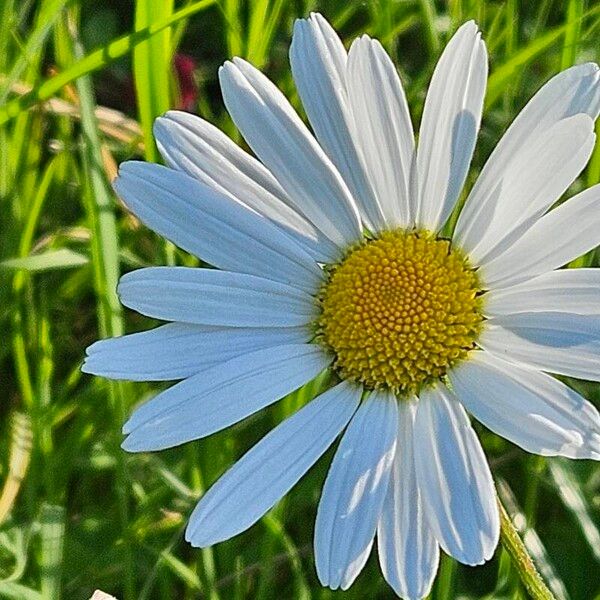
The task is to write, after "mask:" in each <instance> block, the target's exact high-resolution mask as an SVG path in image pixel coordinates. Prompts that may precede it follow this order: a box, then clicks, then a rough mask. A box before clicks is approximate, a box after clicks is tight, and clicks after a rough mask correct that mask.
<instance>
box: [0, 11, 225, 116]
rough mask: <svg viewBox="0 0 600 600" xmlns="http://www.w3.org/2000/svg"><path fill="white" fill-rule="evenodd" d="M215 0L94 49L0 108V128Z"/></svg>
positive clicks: (174, 14)
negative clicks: (66, 86)
mask: <svg viewBox="0 0 600 600" xmlns="http://www.w3.org/2000/svg"><path fill="white" fill-rule="evenodd" d="M214 3H215V0H199V1H198V2H194V3H192V4H190V5H189V6H186V7H185V8H182V9H180V10H178V11H176V12H174V13H173V14H172V15H171V16H170V17H169V18H168V19H166V20H164V21H160V22H157V23H154V24H153V25H151V26H149V27H146V28H145V29H143V30H141V31H136V32H134V33H130V34H127V35H124V36H122V37H120V38H118V39H116V40H114V41H112V42H109V43H108V44H106V45H105V46H102V47H101V48H98V49H97V50H94V51H93V52H91V53H90V54H88V55H85V56H82V57H81V58H80V59H79V60H78V61H77V62H76V63H75V64H73V65H72V66H71V67H70V68H68V69H66V70H65V71H63V72H62V73H59V74H58V75H55V76H54V77H52V78H50V79H47V80H46V81H44V82H42V83H41V84H40V85H38V86H36V87H35V88H34V89H33V90H31V92H29V93H28V94H25V95H23V96H20V97H19V98H16V99H14V100H11V101H10V102H7V103H6V104H5V105H4V106H2V107H0V125H3V124H4V123H6V122H7V121H9V120H10V119H13V118H14V117H16V116H17V115H18V114H20V113H22V112H23V111H24V110H27V109H28V108H31V107H32V106H35V105H36V104H38V103H39V102H43V101H44V100H48V98H51V97H52V96H53V95H54V94H56V92H58V91H59V90H60V89H62V88H63V87H64V86H65V85H67V84H69V83H71V82H73V81H75V80H76V79H78V78H80V77H83V76H84V75H89V74H90V73H93V72H95V71H98V70H100V69H103V68H104V67H106V66H108V65H109V64H110V63H112V62H113V61H115V60H116V59H117V58H120V57H121V56H125V55H126V54H127V53H129V52H131V51H132V50H133V49H134V48H135V47H136V46H137V45H138V44H141V43H142V42H145V41H146V40H148V39H150V38H151V37H152V36H153V35H156V34H157V33H160V32H161V31H163V30H164V29H166V28H167V27H172V26H173V25H175V24H176V23H178V22H179V21H181V20H183V19H187V18H189V17H190V16H191V15H193V14H195V13H198V12H200V11H202V10H204V9H206V8H208V7H209V6H212V5H213V4H214Z"/></svg>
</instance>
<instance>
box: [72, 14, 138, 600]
mask: <svg viewBox="0 0 600 600" xmlns="http://www.w3.org/2000/svg"><path fill="white" fill-rule="evenodd" d="M77 23H78V15H77V14H76V13H75V12H74V11H73V12H72V13H71V14H70V19H69V22H68V31H69V35H70V37H71V42H72V52H73V59H74V60H76V61H77V60H81V57H82V56H83V49H82V47H81V44H80V42H79V40H78V37H77ZM76 86H77V93H78V95H79V101H80V106H81V125H82V130H83V138H82V146H81V158H82V163H83V166H84V169H83V173H84V188H85V189H84V196H85V197H86V199H87V201H86V202H85V204H86V209H87V213H88V219H89V222H90V229H91V232H92V240H91V242H92V243H91V255H92V265H93V271H94V285H95V288H96V297H97V301H98V319H99V329H100V334H101V336H102V337H109V336H110V337H112V336H118V335H121V334H122V333H123V321H122V315H121V306H120V303H119V299H118V297H117V294H116V286H117V281H118V278H119V247H118V233H117V225H116V218H115V213H114V202H113V200H112V198H111V194H110V192H109V188H108V182H107V180H106V174H105V172H104V170H103V166H102V165H103V163H102V149H101V143H100V137H99V133H98V123H97V121H96V117H95V113H94V111H95V107H96V103H95V98H94V92H93V88H92V83H91V81H90V79H89V77H87V76H85V77H80V78H79V79H78V80H77V82H76ZM105 385H106V386H107V388H108V392H109V398H110V403H111V409H112V417H113V424H112V427H111V439H110V442H111V448H112V454H113V456H114V459H115V464H116V482H115V486H116V492H117V503H118V513H119V526H120V530H121V535H122V544H123V554H124V563H123V570H124V577H123V578H124V590H125V593H124V599H125V600H129V599H131V600H133V598H135V597H136V592H135V575H134V574H135V563H134V557H133V548H132V539H131V533H130V531H129V494H128V480H129V478H128V476H127V467H126V463H125V457H124V453H123V452H122V450H121V448H120V443H121V435H120V430H121V426H122V424H123V422H124V420H125V414H126V397H125V386H124V384H122V383H120V382H114V381H109V382H107V383H106V384H105Z"/></svg>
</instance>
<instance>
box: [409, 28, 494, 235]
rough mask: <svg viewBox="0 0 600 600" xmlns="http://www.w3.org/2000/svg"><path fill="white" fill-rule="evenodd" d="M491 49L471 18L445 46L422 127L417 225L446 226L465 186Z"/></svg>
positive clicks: (425, 107) (419, 151) (419, 152)
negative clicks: (486, 46) (487, 48)
mask: <svg viewBox="0 0 600 600" xmlns="http://www.w3.org/2000/svg"><path fill="white" fill-rule="evenodd" d="M487 68H488V67H487V51H486V49H485V44H484V43H483V41H482V40H481V34H480V32H479V31H478V29H477V25H476V24H475V23H474V22H473V21H469V22H468V23H465V24H464V25H463V26H462V27H460V29H459V30H458V31H457V32H456V34H455V35H454V36H453V37H452V39H451V40H450V42H449V43H448V45H447V46H446V48H445V50H444V52H443V53H442V56H441V57H440V60H439V62H438V64H437V66H436V68H435V71H434V73H433V77H432V79H431V84H430V85H429V91H428V92H427V98H426V99H425V106H424V108H423V118H422V120H421V127H420V130H419V144H418V146H417V165H416V168H417V182H418V188H419V197H418V205H417V207H416V208H417V210H416V225H417V226H418V227H424V228H426V229H429V230H431V231H437V230H438V229H440V227H442V225H443V224H444V222H445V221H446V219H447V218H448V216H449V215H450V213H451V212H452V209H453V208H454V205H455V203H456V200H457V198H458V196H459V194H460V192H461V190H462V186H463V184H464V182H465V178H466V176H467V171H468V170H469V165H470V164H471V157H472V156H473V150H474V149H475V141H476V139H477V133H478V131H479V124H480V122H481V111H482V108H483V97H484V95H485V85H486V80H487Z"/></svg>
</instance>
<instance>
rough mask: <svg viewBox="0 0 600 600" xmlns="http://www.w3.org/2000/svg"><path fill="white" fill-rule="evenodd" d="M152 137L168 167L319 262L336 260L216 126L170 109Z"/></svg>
mask: <svg viewBox="0 0 600 600" xmlns="http://www.w3.org/2000/svg"><path fill="white" fill-rule="evenodd" d="M154 135H155V137H156V142H157V144H158V147H159V149H160V152H161V154H162V155H163V157H164V159H165V161H166V162H167V164H168V165H169V166H170V167H172V168H174V169H178V170H180V171H183V172H185V173H187V174H188V175H190V176H191V177H194V178H195V179H198V180H199V181H201V182H202V183H204V184H205V185H207V186H209V187H212V188H214V189H216V190H217V191H218V192H220V193H222V194H226V195H228V196H230V197H231V198H233V199H235V200H237V201H238V202H240V203H241V204H243V205H245V206H247V207H249V208H251V209H252V210H254V211H255V212H257V213H258V214H260V215H262V216H263V217H265V218H267V219H269V220H270V221H272V222H273V223H276V224H277V225H278V226H279V227H281V228H282V229H283V230H284V231H285V232H286V233H288V234H289V235H291V236H292V237H293V238H294V240H295V241H296V242H298V243H299V244H300V245H301V246H302V247H303V248H305V250H306V251H307V252H308V253H310V255H311V256H313V257H315V258H316V259H317V260H321V261H329V260H332V259H334V258H335V257H336V255H337V249H336V247H335V245H334V244H333V243H332V242H330V241H329V240H328V239H327V238H326V237H325V236H324V235H323V234H322V233H321V232H320V231H319V230H318V229H317V228H316V227H315V226H314V225H312V224H311V223H309V222H308V220H307V219H306V218H304V217H303V216H301V215H300V214H299V213H298V212H297V211H296V210H295V209H294V208H292V207H291V206H290V205H289V199H288V198H287V195H286V193H285V192H284V190H283V188H282V187H281V186H280V185H279V183H278V182H277V180H276V179H275V178H274V177H273V175H271V173H270V172H269V171H267V169H266V168H265V167H264V166H263V165H262V164H261V163H260V162H259V161H257V160H256V159H255V158H254V157H253V156H250V154H248V153H247V152H244V151H243V150H242V149H241V148H240V147H239V146H238V145H237V144H235V143H234V142H233V141H232V140H230V139H229V138H228V137H227V136H226V135H225V134H224V133H223V132H221V131H219V129H217V128H216V127H215V126H214V125H211V124H210V123H209V122H208V121H205V120H204V119H201V118H200V117H197V116H195V115H191V114H189V113H185V112H180V111H174V110H172V111H169V112H167V113H166V114H165V115H164V116H163V117H159V118H158V119H157V120H156V121H155V122H154Z"/></svg>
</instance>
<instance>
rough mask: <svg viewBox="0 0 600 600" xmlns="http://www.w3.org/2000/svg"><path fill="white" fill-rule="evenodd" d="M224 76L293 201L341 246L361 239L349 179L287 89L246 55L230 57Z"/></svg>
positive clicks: (240, 120)
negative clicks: (288, 97) (289, 98)
mask: <svg viewBox="0 0 600 600" xmlns="http://www.w3.org/2000/svg"><path fill="white" fill-rule="evenodd" d="M219 79H220V82H221V90H222V92H223V100H224V101H225V105H226V106H227V110H228V111H229V114H230V115H231V117H232V119H233V120H234V122H235V124H236V125H237V127H238V129H239V130H240V131H241V133H242V135H243V136H244V138H245V139H246V141H247V142H248V145H249V146H250V147H251V148H252V150H254V152H255V153H256V155H257V156H258V158H260V160H261V161H262V162H263V163H264V164H265V165H266V167H267V168H268V169H269V170H270V171H271V172H272V173H273V175H275V177H276V178H277V180H278V181H279V183H280V184H281V185H282V186H283V188H284V189H285V190H286V192H287V193H288V197H289V198H290V201H291V202H292V203H293V205H294V206H295V207H296V208H297V209H298V210H299V211H300V212H301V213H302V214H304V216H306V217H307V218H308V219H309V220H310V221H311V222H312V223H314V225H315V226H316V227H318V228H319V229H320V230H321V231H322V232H323V233H324V234H325V235H326V236H327V237H328V238H329V239H330V240H331V241H333V242H334V243H335V244H337V245H338V246H340V248H343V249H345V248H346V247H347V246H348V245H349V244H352V243H353V242H355V241H356V240H358V239H360V237H361V226H360V218H359V216H358V211H357V209H356V207H355V206H354V201H353V200H352V197H351V195H350V192H349V191H348V188H347V187H346V184H345V183H344V181H343V180H342V178H341V176H340V174H339V173H338V171H337V170H336V168H335V167H334V165H333V163H332V162H331V161H330V160H329V158H327V156H326V154H325V153H324V152H323V150H322V149H321V147H320V146H319V145H318V144H317V142H316V140H315V139H314V138H313V137H312V135H311V134H310V132H309V131H308V129H307V128H306V126H305V125H304V123H302V121H301V120H300V118H299V117H298V115H297V114H296V112H295V111H294V109H293V108H292V107H291V105H290V104H289V102H288V101H287V100H286V99H285V97H284V96H283V94H282V93H281V92H280V91H279V90H278V89H277V88H276V87H275V86H274V85H273V84H272V83H271V82H270V81H269V80H268V79H267V78H266V77H265V76H264V75H263V74H262V73H261V72H260V71H258V70H257V69H255V68H254V67H253V66H252V65H250V64H249V63H247V62H246V61H243V60H241V59H234V62H226V63H225V64H224V65H223V66H222V67H221V69H220V70H219Z"/></svg>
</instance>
